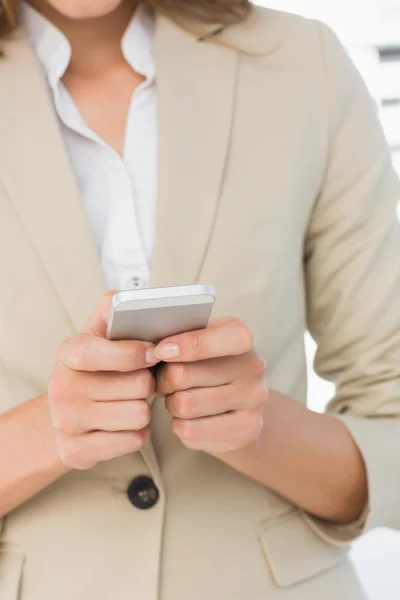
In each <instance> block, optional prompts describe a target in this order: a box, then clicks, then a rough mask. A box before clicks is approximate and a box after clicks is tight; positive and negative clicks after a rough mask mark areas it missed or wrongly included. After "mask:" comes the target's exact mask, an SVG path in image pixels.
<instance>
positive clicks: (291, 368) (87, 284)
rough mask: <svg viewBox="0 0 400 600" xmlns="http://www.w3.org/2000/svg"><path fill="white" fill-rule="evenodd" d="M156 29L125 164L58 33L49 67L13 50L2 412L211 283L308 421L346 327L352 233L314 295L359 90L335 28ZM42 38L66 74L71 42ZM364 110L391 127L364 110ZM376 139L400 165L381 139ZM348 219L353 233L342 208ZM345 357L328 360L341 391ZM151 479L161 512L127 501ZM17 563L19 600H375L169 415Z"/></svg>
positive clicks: (14, 534) (58, 504)
mask: <svg viewBox="0 0 400 600" xmlns="http://www.w3.org/2000/svg"><path fill="white" fill-rule="evenodd" d="M143 10H144V9H143ZM143 10H142V9H141V11H140V12H139V13H138V14H137V15H136V16H135V17H134V20H133V21H132V23H131V25H130V27H129V28H128V31H127V34H126V36H125V37H124V43H125V51H126V58H127V60H128V62H129V63H130V64H131V65H132V67H133V68H134V69H136V70H139V72H142V74H143V75H144V76H145V77H146V82H145V83H144V84H142V86H140V87H139V88H138V89H137V91H136V92H135V95H134V97H133V98H132V103H131V107H130V113H129V119H128V123H127V130H126V145H125V150H124V153H123V156H122V158H121V157H120V156H118V154H116V152H115V151H113V150H111V149H110V148H109V147H107V145H106V144H105V143H104V142H102V141H101V139H99V138H98V136H96V135H95V134H94V133H93V132H92V131H90V129H89V128H88V126H87V125H85V123H84V122H82V121H81V119H80V116H79V113H78V111H77V109H76V107H74V105H73V102H72V100H71V98H70V97H69V96H68V94H67V92H66V90H65V89H64V88H63V86H62V84H60V81H59V79H60V76H61V73H60V72H58V73H57V70H55V71H54V66H52V65H51V64H50V63H51V60H50V57H49V55H47V54H46V52H44V54H43V52H42V51H41V49H40V45H39V46H38V44H37V40H36V41H35V39H33V38H34V37H35V27H37V26H38V24H39V21H38V19H41V17H39V16H38V15H31V17H28V18H29V23H27V25H26V26H27V28H28V30H29V35H30V37H31V45H32V48H33V50H35V51H36V53H37V57H38V59H39V61H40V62H41V63H42V64H41V65H40V64H39V61H38V60H37V58H36V57H35V55H34V52H33V51H32V49H31V48H30V46H29V44H28V42H27V40H26V35H25V34H24V33H23V32H20V33H19V34H18V35H17V36H16V39H15V40H14V41H10V42H9V43H7V44H6V58H5V59H4V61H3V64H2V65H1V68H0V88H1V95H0V131H1V132H3V134H2V135H1V138H0V202H1V212H2V218H1V221H0V245H1V246H0V248H1V251H0V271H1V273H2V277H3V281H5V282H7V284H6V286H5V288H4V291H3V292H2V294H1V298H0V314H1V319H0V321H1V325H0V358H1V363H0V368H1V375H2V376H1V378H0V386H1V394H0V399H1V400H0V402H1V409H2V410H7V409H8V408H11V407H12V406H13V405H16V404H18V403H20V402H24V401H25V400H27V399H29V398H31V397H32V396H35V395H38V394H41V393H43V392H44V391H45V389H46V382H47V380H48V377H49V374H50V372H51V369H52V365H53V357H54V352H55V350H56V348H57V346H58V345H59V343H60V341H61V340H62V339H64V338H65V337H68V336H70V335H71V334H73V333H74V331H76V329H78V328H80V327H81V326H82V324H83V322H84V321H85V319H86V318H87V317H88V315H89V314H90V313H91V311H92V309H93V307H94V306H95V304H96V303H97V301H98V300H99V298H100V297H101V295H102V293H103V292H104V291H105V290H106V289H107V287H126V288H129V287H135V286H147V285H151V286H162V285H173V284H181V283H193V282H196V281H204V282H211V283H213V284H214V285H215V288H216V293H217V302H216V307H215V316H218V315H235V316H238V317H241V318H243V319H244V320H245V321H246V322H247V323H249V325H250V326H251V327H252V328H253V330H254V332H255V337H256V344H257V347H258V349H259V350H260V351H261V353H262V354H263V355H264V356H265V358H266V359H267V361H268V363H269V385H270V386H271V387H273V388H276V389H279V390H280V391H282V392H284V393H286V394H288V395H290V396H292V397H294V398H295V399H297V400H298V401H300V402H305V400H306V369H305V357H304V342H303V334H304V330H305V329H306V312H307V311H306V297H307V293H312V294H313V297H314V298H317V301H316V303H315V304H314V308H313V309H312V311H311V316H310V321H311V325H312V326H314V327H315V330H316V331H317V332H318V331H319V327H320V326H321V323H322V322H323V323H324V325H325V326H326V327H328V325H326V323H327V322H328V323H329V321H330V319H334V318H335V319H336V318H339V317H340V318H342V317H343V315H339V316H338V315H337V314H336V313H335V310H336V306H335V301H336V299H334V300H331V299H330V298H325V297H324V294H323V290H324V286H325V284H326V280H324V276H323V275H322V274H323V273H324V272H325V271H324V269H325V266H326V267H327V268H326V277H334V273H333V272H334V270H335V268H334V266H332V265H331V264H329V260H332V258H330V252H331V251H332V252H334V251H335V243H336V241H335V236H336V238H337V239H338V240H339V242H338V244H337V245H336V252H337V254H336V256H340V257H341V258H340V260H342V259H343V260H344V257H343V251H342V250H341V248H340V237H341V236H340V231H338V230H337V231H336V233H334V237H333V238H332V240H331V242H330V243H331V245H332V247H331V248H329V244H328V247H327V248H326V249H325V250H324V252H326V254H324V253H323V255H322V256H319V257H318V262H317V263H315V262H313V263H312V265H311V268H310V269H309V270H308V271H307V270H306V273H307V276H306V278H305V267H304V262H305V261H307V260H308V258H309V256H311V255H312V252H313V244H314V243H315V239H316V238H317V237H318V236H319V235H321V231H322V230H323V229H324V227H325V228H326V223H327V221H324V217H323V216H321V215H320V216H319V217H318V220H317V221H316V222H315V223H314V220H313V215H315V210H318V208H317V209H315V205H316V203H317V202H318V198H319V194H320V191H321V189H322V187H323V185H324V181H325V180H326V177H327V167H328V163H329V157H330V152H332V138H331V134H332V129H333V130H334V129H335V127H338V126H339V122H340V119H343V118H344V117H343V115H344V113H345V110H346V103H347V102H348V97H349V96H350V95H351V93H352V85H353V83H352V81H353V75H354V74H353V71H352V70H351V69H350V67H349V65H348V64H347V62H346V59H345V58H344V53H343V52H342V50H341V49H340V47H339V45H338V43H337V41H336V40H335V39H334V37H333V36H332V35H331V34H330V33H329V32H328V31H327V30H325V28H324V27H323V26H321V25H319V24H317V23H314V22H309V21H306V20H302V19H300V18H297V17H292V16H289V15H284V14H283V13H276V12H273V11H262V10H260V9H254V11H253V13H252V15H251V17H250V18H249V20H248V21H247V22H246V23H244V24H242V25H237V26H233V27H230V28H227V30H226V32H224V33H223V34H222V36H221V39H220V40H214V41H213V40H212V39H210V40H206V41H200V40H199V35H200V33H199V32H193V31H187V30H185V29H184V28H180V27H179V26H178V25H176V24H174V23H172V22H171V21H169V20H168V19H166V18H163V17H154V21H153V22H152V21H151V19H150V20H149V15H148V13H147V12H146V11H143ZM40 23H41V25H42V26H43V27H44V29H45V30H46V31H45V37H46V39H47V40H48V41H49V40H52V41H54V43H56V44H58V46H57V48H59V49H60V53H61V54H60V56H61V57H63V58H61V60H62V61H65V64H64V67H66V65H67V60H68V54H64V55H63V53H65V52H67V46H65V44H66V42H65V40H62V39H61V38H60V37H59V35H60V34H58V33H57V32H55V31H54V30H53V29H50V27H51V26H50V25H48V24H44V23H43V21H41V22H40ZM153 28H154V33H153ZM199 29H200V28H199ZM203 29H204V28H203ZM197 33H198V35H197ZM202 33H204V30H203V31H202ZM133 34H135V35H133ZM32 36H33V37H32ZM136 36H137V37H138V38H140V39H141V40H142V42H143V45H141V46H140V47H136V45H135V44H136V41H135V40H136V39H137V38H136ZM153 36H154V45H153ZM41 54H42V56H41ZM141 69H142V71H141ZM338 73H340V74H341V77H342V81H343V86H344V89H339V88H338V86H337V78H338V75H337V74H338ZM354 85H356V86H358V87H360V89H361V84H360V82H359V81H358V80H357V81H356V83H355V84H354ZM346 86H347V87H346ZM156 93H157V97H156ZM332 106H333V107H337V108H332ZM360 110H361V112H362V111H363V112H364V114H365V113H367V112H368V111H370V110H371V114H372V106H371V105H370V103H369V101H367V100H366V98H364V97H363V102H362V103H361V105H360ZM358 129H359V125H358V121H357V117H356V116H355V117H354V118H353V121H352V123H351V125H349V126H348V128H347V129H346V131H345V132H344V133H341V134H340V135H341V136H345V137H346V140H345V143H344V144H343V145H344V146H345V147H347V148H349V146H351V144H352V140H353V138H354V137H357V136H358V135H359V133H360V132H359V131H358ZM366 138H368V139H366ZM366 138H363V139H364V141H365V144H366V145H368V143H369V142H371V143H373V144H374V146H375V147H378V149H380V150H381V151H382V152H383V153H386V150H385V149H384V143H383V139H382V138H381V137H380V133H379V131H378V130H377V129H375V128H373V130H372V131H370V132H369V133H368V134H366ZM335 143H342V141H341V140H339V142H337V141H336V142H335ZM362 151H364V148H363V149H362ZM348 152H349V153H350V154H351V150H348ZM357 152H358V150H357ZM368 152H369V150H367V149H365V153H366V154H368ZM366 160H367V156H366ZM347 161H348V155H346V152H344V155H343V163H340V161H339V162H337V163H336V167H335V168H336V172H335V173H334V174H333V176H332V178H333V179H334V180H335V182H336V183H337V185H339V186H340V183H341V181H342V180H343V178H344V177H345V175H344V174H345V172H346V164H347ZM328 177H329V174H328ZM330 184H331V187H330V188H329V193H331V194H332V197H336V196H335V195H336V190H335V189H334V184H332V182H330ZM393 185H395V184H394V183H393ZM319 210H320V212H322V210H323V209H321V208H320V209H319ZM331 210H332V211H333V214H331V215H330V216H329V220H330V221H332V222H333V223H334V224H335V223H336V222H339V221H340V220H341V218H342V215H343V205H341V204H339V203H337V204H335V205H334V206H332V209H331ZM326 219H328V217H326ZM355 279H357V274H355V277H354V278H353V280H355ZM350 285H352V283H350ZM354 285H356V284H354ZM356 321H357V319H356ZM347 326H348V327H350V326H349V325H347ZM358 326H359V324H357V322H356V324H355V325H354V327H358ZM338 335H339V334H338ZM333 337H334V339H336V338H335V336H333ZM341 343H342V340H341V339H340V338H338V339H336V342H332V343H331V345H330V346H328V345H327V346H326V347H325V346H322V350H321V352H322V353H325V357H323V360H324V362H323V364H324V368H325V371H326V372H327V373H328V374H329V372H330V371H333V370H334V368H335V365H334V359H333V356H334V354H335V352H336V350H337V348H338V347H339V346H340V345H341ZM335 344H336V345H335ZM338 402H339V400H338ZM339 408H340V406H339ZM141 476H146V477H148V478H149V479H151V480H152V482H153V484H154V486H155V487H156V488H157V489H158V492H159V498H158V500H157V502H155V504H154V506H152V507H151V508H150V509H148V510H143V508H144V507H143V506H140V502H136V504H139V506H135V502H133V503H132V502H131V501H130V499H129V498H128V495H127V489H128V486H129V484H130V483H131V482H132V481H136V480H137V478H138V477H141ZM142 481H143V480H142ZM315 528H317V525H316V526H315ZM1 542H2V545H1V546H0V578H1V573H2V572H3V573H6V575H5V579H4V580H3V588H2V584H1V583H0V598H1V600H17V598H20V599H21V600H54V599H55V598H57V600H70V599H71V598H74V599H75V600H86V599H87V598H89V597H90V598H92V597H93V598H96V600H109V599H110V598H112V599H113V600H125V599H126V598H130V597H131V598H140V599H141V600H158V599H159V598H160V599H162V600H187V599H188V598H190V600H202V599H203V598H209V599H212V600H214V599H215V600H217V599H218V600H220V599H221V598H226V599H229V600H247V599H248V600H250V599H251V600H264V598H269V599H271V600H274V599H275V598H276V599H278V598H284V599H285V600H292V599H296V600H309V599H310V598H315V599H317V598H318V600H319V599H320V598H324V600H334V599H336V598H338V597H339V596H343V597H346V598H352V600H359V599H361V598H363V593H362V591H361V590H360V589H359V587H358V583H357V581H356V579H355V577H354V575H353V573H352V571H351V568H350V567H349V566H348V563H347V561H346V559H345V549H344V548H340V547H338V546H335V545H333V544H330V543H327V542H325V541H324V539H323V536H322V535H320V534H318V533H317V532H316V531H314V528H313V524H312V523H311V525H310V522H309V520H308V519H307V518H306V517H304V516H303V515H302V514H301V513H300V512H299V511H298V510H297V509H296V508H295V507H293V506H291V505H290V504H289V503H287V502H286V501H284V500H283V499H281V498H279V497H278V496H276V495H275V494H274V493H273V492H272V491H270V490H268V489H265V488H264V487H262V486H261V485H259V484H257V483H255V482H252V481H250V480H249V479H247V478H245V477H244V476H242V475H241V474H239V473H237V472H235V471H233V470H231V469H229V468H228V467H226V466H225V465H223V464H222V463H219V462H218V461H216V460H215V459H213V458H211V457H209V456H207V455H205V454H202V453H195V452H191V451H189V450H187V449H185V448H183V447H182V446H181V445H180V444H179V441H178V439H176V438H174V436H173V435H172V433H171V431H170V427H169V417H168V416H167V413H166V411H165V409H164V406H163V402H162V399H156V400H155V401H154V402H153V437H152V444H149V445H147V446H146V447H145V449H144V450H143V451H141V452H140V453H136V454H134V455H130V456H126V457H122V458H120V459H118V460H114V461H111V462H109V463H105V464H101V465H99V466H97V467H95V468H94V469H92V470H90V471H88V472H74V473H70V474H68V475H66V476H64V477H63V478H61V479H60V480H59V481H57V482H55V483H54V484H52V485H51V486H50V487H49V488H48V489H46V490H44V491H43V492H41V493H40V494H39V495H38V496H36V497H35V498H33V499H32V500H30V501H29V502H27V503H26V504H24V505H23V506H21V507H20V508H18V509H17V510H15V511H14V512H13V513H11V514H10V515H8V517H6V518H5V519H4V520H3V522H2V533H1ZM4 581H5V582H6V583H5V584H4ZM19 586H20V587H19ZM3 590H4V591H3Z"/></svg>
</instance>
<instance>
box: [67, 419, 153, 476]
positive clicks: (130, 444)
mask: <svg viewBox="0 0 400 600" xmlns="http://www.w3.org/2000/svg"><path fill="white" fill-rule="evenodd" d="M149 438H150V429H149V428H147V429H144V430H142V431H139V432H136V431H123V432H119V433H109V432H104V431H96V432H94V433H90V434H85V435H82V436H77V437H67V436H64V435H62V434H60V433H57V436H56V440H57V449H58V454H59V456H60V458H61V460H62V461H63V462H64V464H66V465H68V466H69V467H71V468H73V469H90V468H92V467H93V466H94V465H96V464H97V463H99V462H104V461H108V460H112V459H113V458H117V457H119V456H123V455H124V454H130V453H131V452H137V451H138V450H140V448H141V447H142V446H143V445H144V444H145V443H146V442H147V441H148V440H149Z"/></svg>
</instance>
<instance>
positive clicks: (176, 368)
mask: <svg viewBox="0 0 400 600" xmlns="http://www.w3.org/2000/svg"><path fill="white" fill-rule="evenodd" d="M167 377H168V382H169V383H170V384H171V386H172V387H173V388H174V389H179V388H180V387H182V386H183V385H184V384H185V383H186V382H187V381H188V377H189V367H188V366H187V365H186V364H184V363H172V364H169V365H168V370H167Z"/></svg>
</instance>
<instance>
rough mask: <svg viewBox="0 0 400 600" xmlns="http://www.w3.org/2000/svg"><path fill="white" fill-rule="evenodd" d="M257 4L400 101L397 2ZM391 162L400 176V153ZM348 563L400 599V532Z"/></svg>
mask: <svg viewBox="0 0 400 600" xmlns="http://www.w3.org/2000/svg"><path fill="white" fill-rule="evenodd" d="M257 3H258V4H261V5H264V6H268V7H270V8H276V9H278V10H287V11H289V12H295V13H298V14H302V15H304V16H307V17H311V18H318V19H320V20H323V21H325V22H327V23H328V24H329V25H330V26H331V27H332V28H333V29H334V30H335V31H336V32H337V33H338V35H339V37H340V38H341V40H342V41H343V43H344V44H345V45H346V46H347V48H348V50H349V52H350V54H351V56H352V58H353V60H354V61H355V63H356V65H357V66H358V68H359V69H360V71H361V73H362V74H363V76H364V77H365V79H366V81H367V84H368V86H369V89H370V91H371V93H372V95H373V96H374V97H375V98H376V100H377V101H378V102H380V99H381V97H382V96H385V95H386V96H388V95H389V96H393V95H395V94H397V95H398V97H399V98H400V62H399V64H397V65H393V64H391V65H389V66H386V67H384V66H382V65H381V64H380V62H379V55H378V52H377V50H376V46H377V45H378V44H380V45H387V44H397V45H398V46H400V0H257ZM382 120H383V125H384V127H385V131H386V133H387V136H388V138H389V140H390V141H391V142H392V143H393V144H395V143H396V144H399V146H400V106H398V107H394V108H393V109H390V110H388V111H387V112H385V114H383V112H382ZM394 161H395V164H397V166H398V168H399V173H400V155H399V156H395V157H394ZM399 216H400V207H399ZM399 262H400V256H399ZM306 347H307V354H308V362H309V406H310V408H312V409H313V410H316V411H319V412H320V411H321V412H322V411H323V410H324V406H325V404H326V402H327V401H328V400H329V398H330V397H331V396H332V394H333V392H334V389H333V386H331V385H330V384H329V383H327V382H324V381H322V380H321V379H319V378H318V377H317V376H316V375H315V374H314V372H313V370H312V361H313V356H314V353H315V345H314V342H313V341H312V340H311V339H310V337H309V336H307V337H306ZM399 462H400V456H399ZM352 559H353V562H354V564H355V566H356V569H357V572H358V574H359V577H360V579H361V581H362V583H363V585H364V587H365V589H366V592H367V595H368V598H369V599H370V600H400V532H394V531H389V530H387V529H379V530H376V531H373V532H372V533H370V534H368V535H367V536H364V538H362V539H361V540H359V541H357V542H356V543H355V544H354V547H353V550H352ZM321 600H323V598H321ZM343 600H351V599H350V598H349V599H347V598H344V599H343Z"/></svg>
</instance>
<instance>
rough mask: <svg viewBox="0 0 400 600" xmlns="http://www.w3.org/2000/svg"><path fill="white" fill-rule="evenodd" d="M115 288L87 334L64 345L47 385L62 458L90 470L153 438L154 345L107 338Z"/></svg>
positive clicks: (91, 322) (89, 325)
mask: <svg viewBox="0 0 400 600" xmlns="http://www.w3.org/2000/svg"><path fill="white" fill-rule="evenodd" d="M111 298H112V293H111V294H110V293H109V294H107V295H106V296H105V297H104V298H103V300H102V302H101V303H100V304H99V306H98V308H97V310H96V312H95V314H94V315H93V317H92V318H91V319H90V320H89V322H88V323H87V324H86V326H85V327H84V330H83V332H82V333H79V334H78V335H75V336H73V337H72V338H70V339H68V340H66V341H65V342H64V343H62V344H61V346H60V348H59V350H58V353H57V361H56V367H55V369H54V372H53V374H52V376H51V379H50V382H49V387H48V401H49V406H50V412H51V419H52V423H53V426H54V428H55V430H56V441H57V448H58V453H59V456H60V458H61V460H62V462H63V463H64V464H65V465H67V466H68V467H71V468H74V469H88V468H91V467H93V466H94V465H96V464H97V463H99V462H102V461H106V460H111V459H112V458H116V457H118V456H121V455H123V454H127V453H129V452H135V451H137V450H139V449H140V448H141V447H142V446H143V445H144V444H145V443H146V442H147V440H148V439H149V435H150V429H149V423H150V419H151V411H150V407H149V405H148V404H147V402H146V399H147V398H149V397H150V396H151V395H152V394H153V392H154V388H155V382H154V377H153V375H152V374H151V373H150V371H149V367H150V366H152V365H154V364H155V363H156V362H158V360H157V359H154V360H152V359H151V358H150V362H149V361H148V358H149V355H148V350H149V349H151V348H152V347H153V344H148V343H144V342H136V341H118V342H115V341H109V340H107V339H106V337H105V333H106V323H107V319H108V312H109V308H110V302H111Z"/></svg>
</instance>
